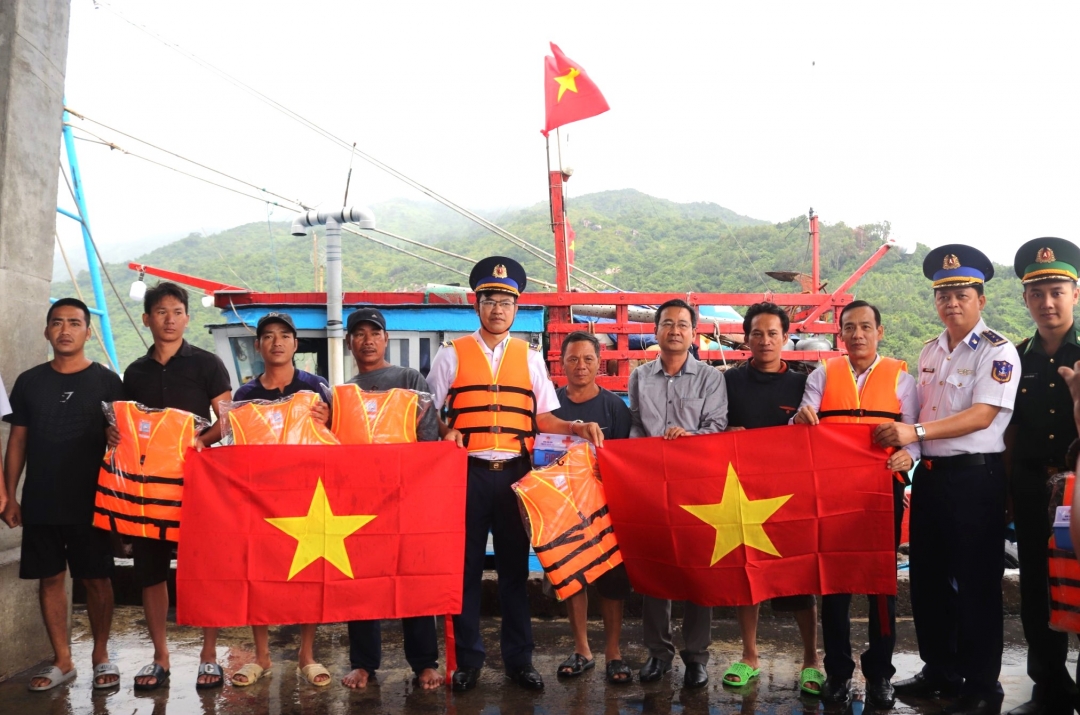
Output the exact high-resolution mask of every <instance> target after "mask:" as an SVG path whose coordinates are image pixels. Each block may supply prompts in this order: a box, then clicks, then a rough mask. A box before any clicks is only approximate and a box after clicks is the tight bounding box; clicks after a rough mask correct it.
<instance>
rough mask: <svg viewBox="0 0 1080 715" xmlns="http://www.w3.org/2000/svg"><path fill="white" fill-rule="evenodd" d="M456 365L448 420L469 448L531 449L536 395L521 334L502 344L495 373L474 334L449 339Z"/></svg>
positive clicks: (484, 449) (507, 450) (449, 394)
mask: <svg viewBox="0 0 1080 715" xmlns="http://www.w3.org/2000/svg"><path fill="white" fill-rule="evenodd" d="M452 345H453V347H454V349H455V350H456V351H457V358H458V368H457V374H456V375H455V376H454V382H453V383H452V384H451V385H450V390H449V392H448V393H447V398H448V403H447V417H448V420H449V424H450V426H451V427H453V428H454V429H456V430H458V431H459V432H461V434H462V435H463V437H464V441H465V448H466V449H467V450H469V452H473V453H475V452H489V451H490V452H508V453H513V454H521V455H527V454H528V453H529V452H531V451H532V446H533V437H534V436H535V435H536V433H537V432H538V431H539V430H537V428H536V397H535V396H534V395H533V390H532V378H531V377H530V376H529V344H528V343H526V342H525V341H524V340H521V339H519V338H510V339H509V340H507V343H506V350H505V351H504V352H503V356H502V360H501V361H500V362H499V374H497V375H492V373H491V364H490V363H489V362H488V359H487V356H486V355H485V354H484V351H483V350H482V349H481V348H480V346H479V345H478V344H477V342H476V338H474V337H473V336H472V335H466V336H464V337H460V338H458V339H457V340H454V341H453V343H452Z"/></svg>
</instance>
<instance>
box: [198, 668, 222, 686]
mask: <svg viewBox="0 0 1080 715" xmlns="http://www.w3.org/2000/svg"><path fill="white" fill-rule="evenodd" d="M204 675H209V676H210V677H211V678H217V680H211V681H210V682H209V683H200V682H199V678H201V677H202V676H204ZM223 685H225V671H223V670H222V669H221V666H220V665H218V664H217V663H199V671H198V673H197V674H196V675H195V689H196V690H211V689H212V688H220V687H221V686H223Z"/></svg>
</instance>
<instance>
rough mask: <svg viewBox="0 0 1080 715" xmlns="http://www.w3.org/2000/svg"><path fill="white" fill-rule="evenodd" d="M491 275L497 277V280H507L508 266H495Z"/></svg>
mask: <svg viewBox="0 0 1080 715" xmlns="http://www.w3.org/2000/svg"><path fill="white" fill-rule="evenodd" d="M491 275H493V276H495V277H496V278H506V266H504V265H503V264H501V263H500V264H499V265H497V266H495V270H494V271H492V273H491Z"/></svg>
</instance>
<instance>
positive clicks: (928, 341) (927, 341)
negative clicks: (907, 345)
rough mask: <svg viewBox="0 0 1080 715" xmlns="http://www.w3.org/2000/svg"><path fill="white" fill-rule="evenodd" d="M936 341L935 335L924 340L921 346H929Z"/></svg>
mask: <svg viewBox="0 0 1080 715" xmlns="http://www.w3.org/2000/svg"><path fill="white" fill-rule="evenodd" d="M936 340H937V336H936V335H935V336H934V337H932V338H930V339H929V340H924V341H923V345H929V344H930V343H932V342H935V341H936Z"/></svg>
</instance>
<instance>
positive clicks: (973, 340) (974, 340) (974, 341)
mask: <svg viewBox="0 0 1080 715" xmlns="http://www.w3.org/2000/svg"><path fill="white" fill-rule="evenodd" d="M981 344H982V338H980V337H979V336H978V335H972V336H971V337H970V338H969V339H968V345H970V346H971V349H972V350H978V349H979V345H981Z"/></svg>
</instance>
